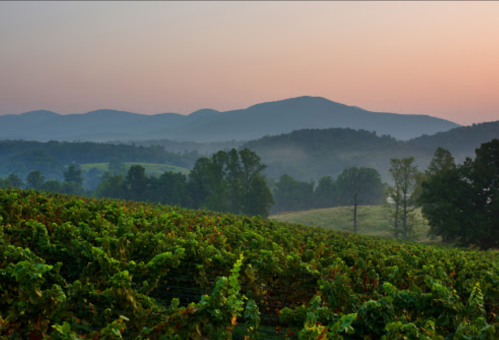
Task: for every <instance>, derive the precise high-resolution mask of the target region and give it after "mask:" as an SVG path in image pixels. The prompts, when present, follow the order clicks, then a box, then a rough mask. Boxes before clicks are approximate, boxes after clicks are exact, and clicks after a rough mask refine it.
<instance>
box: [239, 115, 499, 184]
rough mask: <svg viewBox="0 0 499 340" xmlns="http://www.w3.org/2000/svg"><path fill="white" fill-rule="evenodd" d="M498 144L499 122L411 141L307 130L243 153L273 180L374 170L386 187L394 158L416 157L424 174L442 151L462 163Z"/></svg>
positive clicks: (273, 138) (268, 139)
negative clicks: (480, 149) (484, 147)
mask: <svg viewBox="0 0 499 340" xmlns="http://www.w3.org/2000/svg"><path fill="white" fill-rule="evenodd" d="M494 138H499V121H498V122H490V123H482V124H474V125H473V126H463V127H458V128H454V129H451V130H449V131H446V132H440V133H437V134H434V135H432V136H428V135H425V136H421V137H418V138H415V139H411V140H409V141H399V140H396V139H395V138H392V137H390V136H386V135H385V136H379V135H377V134H376V133H374V132H369V131H366V130H353V129H338V128H331V129H304V130H297V131H293V132H291V133H286V134H281V135H278V136H266V137H263V138H260V139H256V140H252V141H249V142H246V143H244V144H243V145H242V146H241V148H244V147H247V148H249V149H251V150H253V151H254V152H256V153H257V154H258V155H259V156H260V157H261V158H262V161H263V163H264V164H267V165H268V168H267V170H266V171H267V174H268V175H269V176H270V177H274V178H277V177H279V176H281V175H283V174H289V175H291V176H293V177H295V178H297V179H300V180H304V181H308V180H310V179H315V180H317V179H319V178H320V177H323V176H326V175H331V176H333V177H336V176H337V175H338V174H339V173H340V172H341V171H342V170H343V169H345V168H348V167H353V166H356V167H372V168H375V169H377V170H378V171H379V172H380V174H381V177H382V179H383V181H389V178H388V169H389V168H390V159H391V158H405V157H410V156H412V157H414V158H415V163H416V165H417V166H418V168H419V170H421V171H423V170H425V169H426V167H427V166H428V164H429V163H430V161H431V159H432V157H433V154H434V153H435V150H436V149H437V148H438V147H439V146H440V147H444V148H446V149H449V150H450V151H451V152H452V154H453V156H454V157H455V159H456V162H458V163H460V162H462V161H464V159H465V158H466V157H474V154H475V149H476V148H478V147H480V145H481V144H482V143H484V142H488V141H490V140H492V139H494Z"/></svg>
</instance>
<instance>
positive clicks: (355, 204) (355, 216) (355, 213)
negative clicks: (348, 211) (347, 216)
mask: <svg viewBox="0 0 499 340" xmlns="http://www.w3.org/2000/svg"><path fill="white" fill-rule="evenodd" d="M353 232H354V233H356V232H357V200H356V201H355V203H354V204H353Z"/></svg>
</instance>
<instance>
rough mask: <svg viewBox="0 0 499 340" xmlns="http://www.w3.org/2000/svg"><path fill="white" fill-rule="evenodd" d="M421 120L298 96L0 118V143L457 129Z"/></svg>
mask: <svg viewBox="0 0 499 340" xmlns="http://www.w3.org/2000/svg"><path fill="white" fill-rule="evenodd" d="M458 126H459V125H458V124H455V123H453V122H450V121H447V120H444V119H439V118H435V117H431V116H425V115H402V114H395V113H385V112H370V111H366V110H363V109H361V108H358V107H355V106H348V105H344V104H339V103H336V102H333V101H330V100H328V99H325V98H321V97H298V98H292V99H286V100H281V101H276V102H268V103H262V104H257V105H254V106H251V107H249V108H247V109H242V110H233V111H226V112H219V111H216V110H211V109H202V110H199V111H196V112H193V113H191V114H190V115H187V116H185V115H181V114H176V113H162V114H157V115H143V114H138V113H132V112H126V111H116V110H97V111H91V112H87V113H82V114H69V115H60V114H57V113H55V112H51V111H32V112H26V113H23V114H19V115H5V116H0V139H27V140H38V141H49V140H66V141H68V140H69V141H71V140H82V141H109V140H145V139H149V140H150V139H170V140H176V141H193V142H218V141H231V140H237V141H243V140H251V139H256V138H260V137H263V136H266V135H278V134H282V133H288V132H291V131H294V130H298V129H307V128H352V129H366V130H369V131H375V132H376V133H377V134H378V135H384V134H388V135H391V136H393V137H395V138H397V139H401V140H407V139H410V138H414V137H419V136H421V135H424V134H427V135H430V134H435V133H437V132H442V131H447V130H450V129H452V128H455V127H458Z"/></svg>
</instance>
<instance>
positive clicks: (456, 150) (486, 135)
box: [410, 121, 499, 161]
mask: <svg viewBox="0 0 499 340" xmlns="http://www.w3.org/2000/svg"><path fill="white" fill-rule="evenodd" d="M494 138H499V121H496V122H487V123H480V124H473V125H471V126H461V127H458V128H455V129H451V130H449V131H446V132H439V133H436V134H434V135H431V136H428V135H423V136H421V137H418V138H414V139H413V140H411V141H410V143H411V144H413V145H418V146H424V147H430V148H435V149H436V148H437V147H439V146H440V147H442V148H445V149H447V150H449V151H450V152H452V153H453V154H454V157H455V158H456V160H458V161H462V160H464V158H465V157H469V156H473V155H474V154H475V149H476V148H479V147H480V145H481V144H482V143H486V142H489V141H491V140H492V139H494Z"/></svg>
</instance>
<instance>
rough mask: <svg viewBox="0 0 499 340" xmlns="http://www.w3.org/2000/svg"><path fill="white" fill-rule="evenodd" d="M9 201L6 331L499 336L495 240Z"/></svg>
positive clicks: (57, 199)
mask: <svg viewBox="0 0 499 340" xmlns="http://www.w3.org/2000/svg"><path fill="white" fill-rule="evenodd" d="M0 203H1V204H0V336H2V337H3V338H5V339H7V338H8V339H76V338H78V337H80V338H86V339H121V338H124V339H231V338H241V337H242V336H245V337H246V339H258V338H260V339H265V338H269V337H270V336H273V338H276V337H280V338H281V339H284V338H289V339H298V338H299V339H342V338H343V337H344V338H345V339H381V338H383V339H394V340H395V339H403V338H407V339H454V340H457V339H494V338H495V337H496V335H495V328H496V327H497V323H498V322H497V318H496V314H497V311H498V307H499V255H498V253H496V252H491V251H488V252H482V251H469V250H460V249H455V248H446V247H435V246H431V247H430V246H422V245H417V244H410V243H401V242H399V241H396V240H385V239H378V238H373V237H365V236H360V235H356V234H353V233H338V232H333V231H326V230H324V229H320V228H313V227H304V226H299V225H290V224H285V223H278V222H274V221H270V220H266V219H261V218H249V217H244V216H236V215H232V214H222V213H213V212H206V211H199V210H198V211H195V210H185V209H181V208H174V207H166V206H160V205H152V204H143V203H136V202H125V201H120V200H111V199H101V200H96V199H88V198H82V197H76V196H66V195H60V194H49V193H41V192H36V191H24V190H17V189H7V190H0ZM269 327H271V329H272V333H273V335H271V334H269V333H266V332H264V330H268V329H270V328H269ZM259 333H260V334H259Z"/></svg>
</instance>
